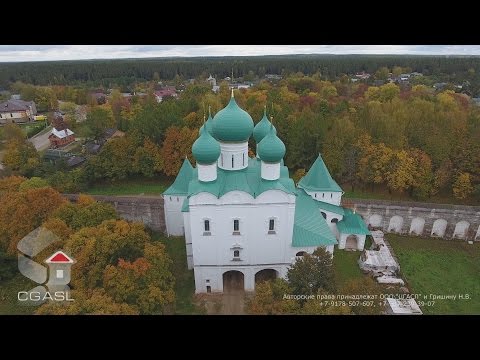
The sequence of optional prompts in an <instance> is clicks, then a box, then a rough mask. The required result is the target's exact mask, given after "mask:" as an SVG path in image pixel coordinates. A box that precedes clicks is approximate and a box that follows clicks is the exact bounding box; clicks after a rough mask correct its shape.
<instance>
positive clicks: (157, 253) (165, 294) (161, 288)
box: [103, 243, 175, 314]
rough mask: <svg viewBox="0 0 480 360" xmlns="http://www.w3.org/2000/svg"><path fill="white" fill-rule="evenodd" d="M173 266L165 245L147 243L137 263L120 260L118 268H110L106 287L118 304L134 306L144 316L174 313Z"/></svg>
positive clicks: (105, 276) (108, 268) (104, 280)
mask: <svg viewBox="0 0 480 360" xmlns="http://www.w3.org/2000/svg"><path fill="white" fill-rule="evenodd" d="M170 265H171V260H170V259H169V258H168V256H167V254H166V251H165V246H164V245H163V244H160V243H156V244H149V243H147V244H145V249H144V256H143V257H140V258H137V259H135V260H134V261H125V260H123V259H119V261H118V264H117V265H116V266H114V265H108V266H107V267H106V269H105V272H104V274H103V284H104V287H105V290H106V291H107V293H108V294H109V295H110V296H111V297H112V298H113V299H114V300H115V301H116V302H119V303H127V304H130V305H132V306H135V307H137V308H138V309H139V310H140V313H142V314H164V313H166V312H172V311H173V308H172V306H173V303H174V302H175V293H174V290H173V287H174V278H173V276H172V274H171V272H170Z"/></svg>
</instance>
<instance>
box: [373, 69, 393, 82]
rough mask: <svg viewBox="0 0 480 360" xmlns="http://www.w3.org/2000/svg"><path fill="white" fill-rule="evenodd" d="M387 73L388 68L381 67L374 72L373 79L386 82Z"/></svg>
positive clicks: (388, 71)
mask: <svg viewBox="0 0 480 360" xmlns="http://www.w3.org/2000/svg"><path fill="white" fill-rule="evenodd" d="M389 73H390V70H389V69H388V67H385V66H383V67H381V68H380V69H378V70H377V71H376V72H375V78H376V79H378V80H387V78H388V74H389Z"/></svg>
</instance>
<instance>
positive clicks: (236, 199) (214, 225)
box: [164, 91, 368, 293]
mask: <svg viewBox="0 0 480 360" xmlns="http://www.w3.org/2000/svg"><path fill="white" fill-rule="evenodd" d="M252 133H253V136H254V138H255V141H256V143H257V155H256V157H254V158H250V157H249V156H248V140H249V138H250V137H251V136H252ZM285 152H286V149H285V145H284V144H283V142H282V141H281V140H280V139H279V138H278V137H277V135H276V130H275V128H274V127H273V125H272V124H271V123H270V121H268V119H267V116H266V114H264V116H263V118H262V120H261V121H260V122H259V123H258V124H257V125H256V126H255V128H254V124H253V120H252V118H251V116H250V115H249V114H248V113H247V112H246V111H244V110H242V109H241V108H240V107H239V106H238V105H237V103H236V101H235V98H234V97H233V91H232V98H231V100H230V102H229V104H228V105H227V106H226V107H225V108H224V109H222V110H220V111H219V112H218V113H217V114H216V115H215V117H214V118H212V117H211V116H209V118H208V120H207V121H206V123H205V124H204V125H203V126H202V128H201V129H200V136H199V138H198V139H197V140H196V141H195V143H194V144H193V147H192V153H193V155H194V157H195V160H196V167H195V168H193V167H192V165H191V164H190V162H189V161H188V160H187V159H185V161H184V163H183V165H182V168H181V169H180V172H179V174H178V175H177V178H176V180H175V182H174V183H173V184H172V186H171V187H170V188H169V189H167V190H166V191H165V192H164V200H165V220H166V228H167V233H168V234H169V235H183V234H184V235H185V240H186V249H187V259H188V267H189V268H190V269H191V268H193V269H194V273H195V288H196V292H197V293H203V292H221V291H223V290H224V289H226V288H229V287H230V286H236V287H241V288H242V289H245V290H250V291H251V290H254V288H255V282H256V281H259V280H263V279H268V278H275V277H285V276H286V274H287V270H288V267H289V266H290V265H291V264H292V263H293V262H294V261H295V260H296V258H297V257H298V256H303V255H304V254H305V253H312V252H313V251H314V250H315V249H316V248H317V247H324V248H326V250H327V251H329V252H330V253H332V254H333V248H334V245H335V244H337V243H338V242H337V239H340V245H341V246H340V248H345V247H346V246H347V247H349V246H350V247H353V248H355V249H363V245H364V242H365V235H366V234H368V229H367V228H366V225H365V223H364V222H363V221H362V220H361V218H360V216H359V215H358V214H354V213H352V212H351V211H348V209H344V208H342V207H341V206H340V202H341V196H342V194H343V191H342V189H341V188H340V187H339V186H338V184H337V183H336V182H335V181H334V180H333V179H332V177H331V176H330V174H329V172H328V170H327V168H326V166H325V164H324V162H323V160H322V158H321V156H320V155H319V156H318V158H317V160H316V161H315V163H314V164H313V166H312V168H311V169H310V170H309V172H308V173H307V175H306V176H305V177H304V178H303V179H302V180H301V181H300V183H299V184H298V188H296V187H295V184H294V182H293V180H292V179H290V177H289V172H288V168H287V167H286V166H285V165H284V163H283V157H284V155H285ZM342 239H344V241H343V242H342Z"/></svg>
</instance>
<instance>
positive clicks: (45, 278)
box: [17, 227, 75, 306]
mask: <svg viewBox="0 0 480 360" xmlns="http://www.w3.org/2000/svg"><path fill="white" fill-rule="evenodd" d="M58 240H59V238H58V237H57V236H56V235H55V234H54V233H52V232H51V231H50V230H47V229H45V228H43V227H39V228H37V229H35V230H33V231H32V232H31V233H29V234H28V235H27V236H25V237H24V238H23V239H22V240H20V242H19V243H18V245H17V249H18V251H19V253H18V270H19V271H20V273H21V274H22V275H23V276H25V277H27V278H29V279H30V280H32V281H34V282H36V283H37V284H39V286H36V287H34V288H33V289H30V290H28V291H19V292H18V295H17V298H18V301H19V302H21V303H22V304H26V305H35V306H36V305H41V304H43V303H44V302H45V301H48V300H51V301H74V299H72V297H71V294H70V287H69V286H68V284H69V283H70V274H71V267H72V265H73V264H74V263H75V260H74V259H72V258H71V257H70V256H68V255H67V254H65V253H64V252H63V251H61V250H59V251H56V252H55V253H54V254H52V255H51V256H50V257H48V259H46V260H45V261H44V262H45V263H46V264H47V266H48V267H46V266H44V265H42V264H39V263H37V262H36V261H33V260H32V258H33V257H34V256H36V255H37V254H39V253H40V252H41V251H42V250H43V249H45V248H46V247H47V246H49V245H51V244H53V243H55V242H56V241H58Z"/></svg>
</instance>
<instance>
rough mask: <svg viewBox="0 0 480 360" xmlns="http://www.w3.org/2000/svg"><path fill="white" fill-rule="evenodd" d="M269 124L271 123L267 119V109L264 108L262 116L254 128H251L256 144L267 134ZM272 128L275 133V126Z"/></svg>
mask: <svg viewBox="0 0 480 360" xmlns="http://www.w3.org/2000/svg"><path fill="white" fill-rule="evenodd" d="M271 125H272V123H271V122H270V121H268V118H267V110H266V109H265V110H264V111H263V118H262V119H261V120H260V121H259V122H258V124H257V125H255V128H254V129H253V137H254V139H255V142H256V143H257V144H258V143H259V142H260V141H262V140H263V138H264V137H265V136H267V135H268V133H269V131H270V127H271ZM273 130H274V131H275V134H277V129H275V126H274V127H273Z"/></svg>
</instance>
